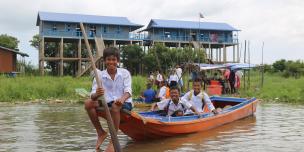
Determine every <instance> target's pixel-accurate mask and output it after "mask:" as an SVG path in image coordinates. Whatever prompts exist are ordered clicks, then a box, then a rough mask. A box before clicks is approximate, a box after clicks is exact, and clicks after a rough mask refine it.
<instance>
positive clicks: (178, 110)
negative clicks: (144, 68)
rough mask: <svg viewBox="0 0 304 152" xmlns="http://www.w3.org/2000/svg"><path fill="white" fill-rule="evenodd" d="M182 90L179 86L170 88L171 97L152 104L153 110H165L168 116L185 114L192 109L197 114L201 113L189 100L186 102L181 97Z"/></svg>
mask: <svg viewBox="0 0 304 152" xmlns="http://www.w3.org/2000/svg"><path fill="white" fill-rule="evenodd" d="M179 95H180V92H179V88H178V87H177V86H174V87H171V88H170V97H171V99H166V100H162V101H160V102H157V103H155V104H153V105H152V107H151V111H155V110H156V108H158V109H159V110H164V111H165V115H167V116H173V117H174V116H183V115H184V113H185V112H186V110H188V109H191V110H192V111H193V112H194V113H195V114H197V115H199V112H198V111H197V110H196V108H194V107H193V106H192V105H191V104H190V103H189V102H184V101H182V100H180V98H179ZM199 116H200V115H199Z"/></svg>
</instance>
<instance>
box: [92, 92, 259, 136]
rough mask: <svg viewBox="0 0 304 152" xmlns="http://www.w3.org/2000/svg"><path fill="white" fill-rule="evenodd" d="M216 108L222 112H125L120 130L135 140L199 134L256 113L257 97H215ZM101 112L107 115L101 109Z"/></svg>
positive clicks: (122, 115) (213, 98)
mask: <svg viewBox="0 0 304 152" xmlns="http://www.w3.org/2000/svg"><path fill="white" fill-rule="evenodd" d="M211 101H212V102H213V104H214V106H215V107H216V108H224V107H225V106H227V105H229V106H230V107H229V108H225V109H223V110H222V111H221V112H220V113H219V114H217V115H214V114H213V113H204V114H202V115H201V118H199V117H198V115H192V116H181V117H168V116H161V115H160V114H159V113H158V112H139V113H137V112H134V111H131V112H130V111H123V112H121V124H120V127H119V128H120V130H121V131H122V132H123V133H124V134H126V135H128V136H129V137H131V138H132V139H134V140H147V139H157V138H164V137H171V136H177V135H182V134H189V133H195V132H199V131H205V130H208V129H212V128H215V127H218V126H221V125H224V124H227V123H230V122H233V121H235V120H238V119H242V118H245V117H247V116H250V115H253V114H254V112H255V111H256V106H257V100H256V98H251V99H245V98H230V97H211ZM98 113H99V115H100V116H102V117H104V114H103V112H101V111H100V109H99V112H98Z"/></svg>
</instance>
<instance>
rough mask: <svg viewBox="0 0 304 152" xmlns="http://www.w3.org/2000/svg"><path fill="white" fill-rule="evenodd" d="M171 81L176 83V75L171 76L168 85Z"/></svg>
mask: <svg viewBox="0 0 304 152" xmlns="http://www.w3.org/2000/svg"><path fill="white" fill-rule="evenodd" d="M171 81H176V82H178V77H177V75H176V74H171V75H170V77H169V83H171Z"/></svg>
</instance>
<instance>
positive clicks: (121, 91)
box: [85, 47, 132, 151]
mask: <svg viewBox="0 0 304 152" xmlns="http://www.w3.org/2000/svg"><path fill="white" fill-rule="evenodd" d="M119 59H120V56H119V50H118V49H117V48H115V47H109V48H106V49H105V50H104V53H103V60H104V63H105V65H106V69H105V70H103V71H98V76H99V78H100V81H101V82H102V87H103V88H97V84H96V79H95V78H94V80H93V84H92V91H91V98H90V99H88V100H86V101H85V109H86V110H87V112H88V115H89V117H90V120H91V122H92V124H93V125H94V127H95V129H96V132H97V135H98V137H97V142H96V147H95V148H96V150H98V149H99V147H100V145H101V144H102V143H103V141H104V140H105V138H106V137H107V132H106V131H105V130H104V129H103V128H102V127H101V124H100V122H99V119H98V115H97V111H96V108H97V107H99V106H101V105H99V104H98V98H99V97H100V96H102V95H104V97H105V100H106V102H107V104H108V106H109V107H111V110H110V113H111V117H112V119H113V122H114V126H115V129H116V131H118V129H119V123H120V109H126V110H132V98H131V95H132V89H131V75H130V72H129V71H128V70H126V69H123V68H117V65H118V62H119ZM107 149H108V150H111V151H114V148H113V144H112V142H110V143H109V145H108V148H107Z"/></svg>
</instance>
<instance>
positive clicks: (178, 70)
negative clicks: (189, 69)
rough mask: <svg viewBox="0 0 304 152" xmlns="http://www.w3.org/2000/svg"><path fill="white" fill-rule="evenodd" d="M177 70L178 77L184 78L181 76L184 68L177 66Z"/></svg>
mask: <svg viewBox="0 0 304 152" xmlns="http://www.w3.org/2000/svg"><path fill="white" fill-rule="evenodd" d="M175 71H176V75H177V77H178V78H179V79H182V78H181V77H182V73H183V70H182V68H177V69H176V70H175Z"/></svg>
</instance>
